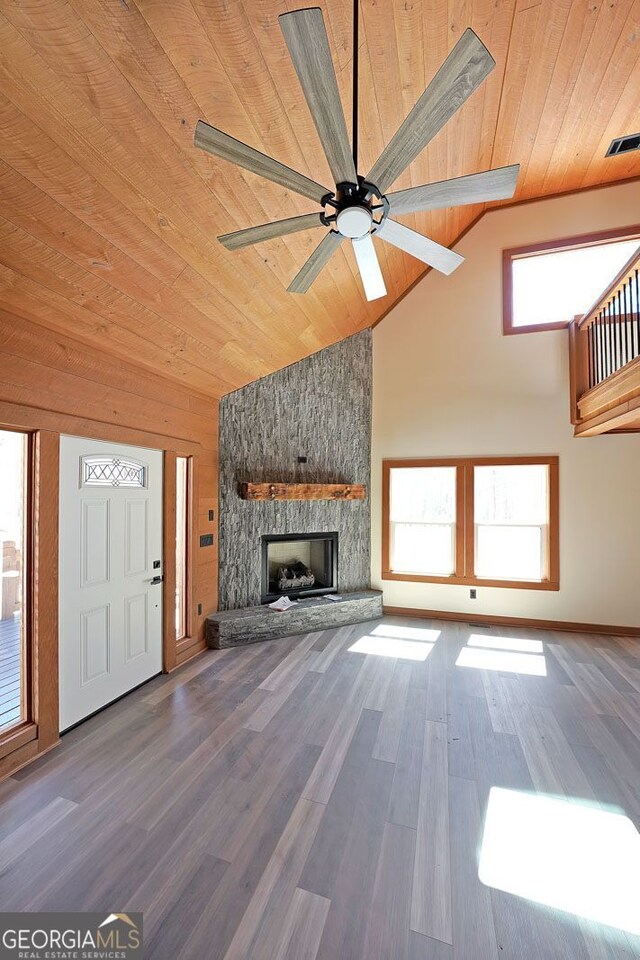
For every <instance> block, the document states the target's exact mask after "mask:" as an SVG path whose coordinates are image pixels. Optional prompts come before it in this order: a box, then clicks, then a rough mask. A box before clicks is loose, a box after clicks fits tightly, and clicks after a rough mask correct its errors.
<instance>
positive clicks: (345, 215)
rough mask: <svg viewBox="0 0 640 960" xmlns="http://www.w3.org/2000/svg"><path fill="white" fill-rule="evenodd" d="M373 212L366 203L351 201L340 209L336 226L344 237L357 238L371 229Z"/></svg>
mask: <svg viewBox="0 0 640 960" xmlns="http://www.w3.org/2000/svg"><path fill="white" fill-rule="evenodd" d="M372 223H373V214H372V213H371V208H370V207H369V206H368V205H367V204H366V203H351V204H349V205H348V206H345V207H343V208H342V209H341V210H339V211H338V216H337V219H336V226H337V228H338V230H339V232H340V233H341V234H342V236H343V237H349V238H350V239H351V240H357V239H358V238H359V237H364V235H365V234H366V233H369V231H370V230H371V224H372Z"/></svg>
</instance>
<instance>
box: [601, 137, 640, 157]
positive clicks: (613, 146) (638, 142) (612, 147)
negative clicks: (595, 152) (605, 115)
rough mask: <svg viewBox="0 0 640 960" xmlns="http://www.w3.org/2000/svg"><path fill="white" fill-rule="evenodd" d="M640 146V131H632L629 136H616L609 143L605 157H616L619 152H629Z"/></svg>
mask: <svg viewBox="0 0 640 960" xmlns="http://www.w3.org/2000/svg"><path fill="white" fill-rule="evenodd" d="M638 147H640V133H632V134H630V135H629V136H628V137H616V139H615V140H612V141H611V143H610V144H609V149H608V150H607V152H606V153H605V157H616V156H617V155H618V154H619V153H629V151H630V150H637V149H638Z"/></svg>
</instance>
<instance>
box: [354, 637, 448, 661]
mask: <svg viewBox="0 0 640 960" xmlns="http://www.w3.org/2000/svg"><path fill="white" fill-rule="evenodd" d="M434 632H435V633H437V632H438V631H437V630H436V631H434ZM434 645H435V644H433V643H426V642H425V641H424V640H400V639H398V637H374V636H373V635H370V636H368V637H360V639H359V640H356V642H355V643H354V644H353V646H351V647H349V652H350V653H371V654H373V655H374V656H376V657H396V658H397V659H398V660H426V659H427V657H428V656H429V654H430V653H431V651H432V650H433V648H434Z"/></svg>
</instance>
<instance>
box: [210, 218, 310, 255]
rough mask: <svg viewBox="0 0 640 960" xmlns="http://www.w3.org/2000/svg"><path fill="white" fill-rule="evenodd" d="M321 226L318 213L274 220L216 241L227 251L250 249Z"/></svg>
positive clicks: (224, 236)
mask: <svg viewBox="0 0 640 960" xmlns="http://www.w3.org/2000/svg"><path fill="white" fill-rule="evenodd" d="M321 226H323V223H322V220H321V219H320V214H319V213H305V214H304V216H302V217H290V218H289V219H288V220H274V221H273V223H261V224H260V226H258V227H248V228H247V229H246V230H236V232H235V233H225V234H224V235H223V236H222V237H218V240H219V241H220V243H221V244H222V246H223V247H226V248H227V250H239V249H240V248H241V247H250V246H251V245H252V244H253V243H262V241H263V240H271V239H273V238H274V237H286V236H287V234H289V233H298V232H299V231H300V230H311V229H312V227H321Z"/></svg>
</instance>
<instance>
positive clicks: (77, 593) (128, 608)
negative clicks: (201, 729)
mask: <svg viewBox="0 0 640 960" xmlns="http://www.w3.org/2000/svg"><path fill="white" fill-rule="evenodd" d="M161 560H162V452H161V451H159V450H147V449H143V448H139V447H129V446H123V445H120V444H109V443H102V442H99V441H95V440H84V439H81V438H78V437H61V441H60V729H61V730H65V729H67V728H68V727H70V726H72V725H73V724H75V723H77V722H78V721H80V720H82V719H83V718H84V717H86V716H89V715H90V714H91V713H94V712H95V711H96V710H99V709H100V708H101V707H103V706H105V705H106V704H108V703H111V701H113V700H116V699H117V698H118V697H120V696H122V695H123V694H124V693H126V692H127V691H128V690H131V689H132V688H133V687H136V686H138V684H140V683H143V682H144V681H145V680H148V679H149V678H150V677H152V676H155V674H157V673H159V672H160V671H161V669H162V586H161V583H152V580H153V579H154V577H158V576H161V573H162V570H161V567H157V566H156V567H154V561H155V562H159V561H161Z"/></svg>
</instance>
